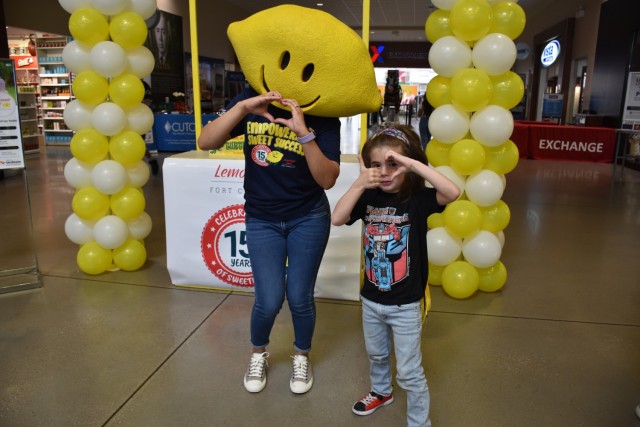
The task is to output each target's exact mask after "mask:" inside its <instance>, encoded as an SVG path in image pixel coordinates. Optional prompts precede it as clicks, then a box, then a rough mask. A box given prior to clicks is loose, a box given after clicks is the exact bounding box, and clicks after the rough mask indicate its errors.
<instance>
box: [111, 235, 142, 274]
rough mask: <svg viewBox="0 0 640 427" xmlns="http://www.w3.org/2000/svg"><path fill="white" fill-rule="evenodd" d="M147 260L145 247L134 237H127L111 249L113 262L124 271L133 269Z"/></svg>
mask: <svg viewBox="0 0 640 427" xmlns="http://www.w3.org/2000/svg"><path fill="white" fill-rule="evenodd" d="M146 260H147V249H146V248H145V247H144V244H143V243H142V242H141V241H139V240H135V239H128V240H127V241H126V242H124V244H122V246H120V247H118V248H116V249H114V250H113V262H114V264H115V265H116V266H117V267H119V268H121V269H122V270H124V271H135V270H137V269H139V268H140V267H142V266H143V265H144V262H145V261H146Z"/></svg>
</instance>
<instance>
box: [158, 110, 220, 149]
mask: <svg viewBox="0 0 640 427" xmlns="http://www.w3.org/2000/svg"><path fill="white" fill-rule="evenodd" d="M216 117H218V115H217V114H203V115H202V126H203V127H204V125H206V124H207V123H209V122H210V121H211V120H213V119H214V118H216ZM153 119H154V121H153V140H154V143H155V145H156V147H157V150H158V151H190V150H195V149H196V123H195V118H194V115H193V114H154V116H153Z"/></svg>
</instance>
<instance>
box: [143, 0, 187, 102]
mask: <svg viewBox="0 0 640 427" xmlns="http://www.w3.org/2000/svg"><path fill="white" fill-rule="evenodd" d="M146 22H147V28H148V29H149V32H148V34H147V40H146V41H145V46H146V47H147V48H149V50H151V52H152V53H153V57H154V59H155V67H154V68H153V72H152V73H151V78H150V81H147V83H149V86H151V97H152V99H153V104H154V105H160V104H163V103H166V101H167V98H169V99H168V101H170V102H171V101H174V98H175V96H174V95H173V93H174V92H180V93H184V57H183V51H182V46H183V43H182V17H181V16H178V15H174V14H172V13H169V12H165V11H163V10H160V9H156V12H155V13H154V14H153V16H151V18H149V19H147V21H146Z"/></svg>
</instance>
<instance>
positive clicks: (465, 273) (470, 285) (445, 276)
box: [442, 261, 480, 299]
mask: <svg viewBox="0 0 640 427" xmlns="http://www.w3.org/2000/svg"><path fill="white" fill-rule="evenodd" d="M479 284H480V277H479V275H478V271H477V270H476V269H475V267H474V266H472V265H471V264H469V263H468V262H466V261H454V262H452V263H451V264H449V265H447V266H446V267H445V268H444V270H443V271H442V289H444V291H445V292H446V293H447V295H449V296H450V297H453V298H458V299H464V298H469V297H470V296H471V295H473V294H474V293H475V292H476V291H477V290H478V286H479Z"/></svg>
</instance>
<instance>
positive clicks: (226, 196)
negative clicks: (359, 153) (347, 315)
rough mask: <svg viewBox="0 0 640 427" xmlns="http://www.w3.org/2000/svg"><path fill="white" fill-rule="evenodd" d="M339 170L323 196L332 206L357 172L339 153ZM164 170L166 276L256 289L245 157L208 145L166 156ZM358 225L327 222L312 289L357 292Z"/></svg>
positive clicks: (346, 295)
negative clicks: (248, 238) (218, 154)
mask: <svg viewBox="0 0 640 427" xmlns="http://www.w3.org/2000/svg"><path fill="white" fill-rule="evenodd" d="M341 163H342V164H341V166H340V177H339V178H338V181H337V183H336V185H335V186H334V187H333V188H332V189H331V190H329V191H327V196H328V198H329V202H330V204H331V209H332V210H333V208H334V206H335V204H336V203H337V201H338V199H339V198H340V197H342V195H343V194H344V193H345V192H346V191H347V189H348V188H349V187H350V186H351V184H352V183H353V182H354V181H355V179H356V178H357V177H358V174H359V173H360V165H359V164H358V162H357V159H356V156H355V155H343V156H342V160H341ZM162 171H163V175H164V202H165V222H166V234H167V268H168V270H169V275H170V276H171V282H172V283H173V284H174V285H178V286H194V287H205V288H217V289H230V290H235V291H247V292H253V276H252V273H251V265H250V263H249V258H248V256H247V248H246V244H245V227H244V208H243V205H244V198H243V193H244V189H243V180H244V159H243V158H241V157H228V158H209V154H208V152H206V151H190V152H186V153H181V154H176V155H173V156H171V157H167V158H166V159H165V160H164V164H163V167H162ZM361 239H362V238H361V226H360V225H359V224H354V225H352V226H342V227H333V226H332V227H331V234H330V236H329V243H328V245H327V250H326V252H325V255H324V258H323V260H322V264H321V265H320V272H319V275H318V280H317V283H316V290H315V295H316V296H317V297H321V298H334V299H343V300H351V301H356V300H358V298H359V290H360V286H359V281H360V253H361V244H362V240H361Z"/></svg>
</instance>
